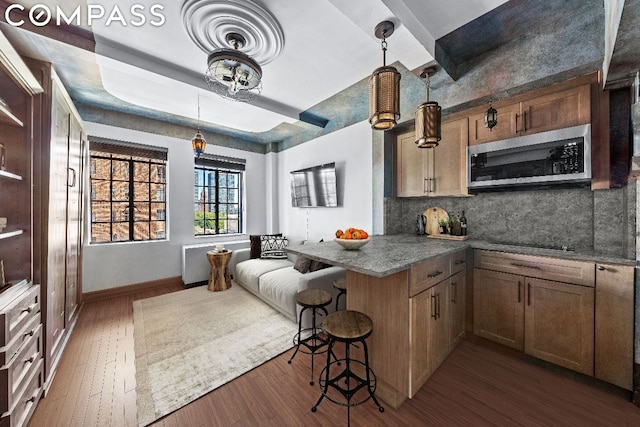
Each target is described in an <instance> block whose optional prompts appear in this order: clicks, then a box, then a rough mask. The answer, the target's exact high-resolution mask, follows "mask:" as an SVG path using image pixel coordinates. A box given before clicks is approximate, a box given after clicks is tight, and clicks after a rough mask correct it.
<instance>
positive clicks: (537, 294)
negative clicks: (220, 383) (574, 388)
mask: <svg viewBox="0 0 640 427" xmlns="http://www.w3.org/2000/svg"><path fill="white" fill-rule="evenodd" d="M525 284H526V301H523V303H524V304H525V310H524V314H525V317H524V328H525V332H524V352H525V353H526V354H529V355H531V356H534V357H537V358H539V359H542V360H546V361H548V362H551V363H555V364H556V365H559V366H564V367H565V368H569V369H572V370H574V371H576V372H580V373H583V374H585V375H593V339H594V328H593V307H594V288H593V287H589V286H578V285H570V284H567V283H560V282H552V281H549V280H540V279H534V278H529V277H527V278H526V279H525Z"/></svg>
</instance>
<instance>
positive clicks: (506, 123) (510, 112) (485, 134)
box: [469, 102, 522, 145]
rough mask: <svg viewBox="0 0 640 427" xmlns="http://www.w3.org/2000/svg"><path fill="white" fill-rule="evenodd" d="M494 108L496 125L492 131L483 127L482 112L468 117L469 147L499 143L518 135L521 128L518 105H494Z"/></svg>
mask: <svg viewBox="0 0 640 427" xmlns="http://www.w3.org/2000/svg"><path fill="white" fill-rule="evenodd" d="M488 108H489V107H488V106H487V109H488ZM494 108H495V109H496V111H497V112H498V124H497V125H495V126H494V127H493V129H489V128H487V127H486V126H485V125H484V114H485V113H484V112H482V113H478V114H474V115H472V116H469V145H475V144H484V143H485V142H491V141H499V140H501V139H507V138H513V137H514V136H517V135H518V131H519V130H520V129H521V128H522V116H521V113H520V103H519V102H517V103H515V104H508V105H502V106H499V105H494Z"/></svg>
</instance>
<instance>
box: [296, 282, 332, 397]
mask: <svg viewBox="0 0 640 427" xmlns="http://www.w3.org/2000/svg"><path fill="white" fill-rule="evenodd" d="M331 299H332V298H331V294H330V293H329V292H327V291H325V290H322V289H305V290H304V291H300V292H298V293H297V294H296V302H297V303H298V304H299V305H300V306H302V310H301V311H300V318H299V320H298V333H297V334H296V335H295V336H294V337H293V345H294V346H295V347H296V351H295V352H294V353H293V355H292V356H291V359H289V362H287V363H289V364H291V361H292V360H293V358H294V357H296V354H298V351H300V352H302V353H305V354H310V355H311V381H310V382H309V384H310V385H313V357H314V356H315V355H316V354H322V353H324V352H326V351H327V348H325V349H324V350H323V351H319V350H321V349H322V348H323V347H326V346H327V343H328V339H327V338H323V337H322V336H321V335H320V332H322V328H318V327H316V313H317V312H318V311H321V312H323V313H324V315H325V316H327V315H328V312H327V309H326V307H327V306H328V305H329V304H331ZM305 310H311V319H312V320H311V322H312V323H311V327H310V328H304V329H303V328H302V315H303V314H304V312H305ZM306 333H310V335H309V336H308V337H306V338H302V336H303V334H306ZM302 347H304V348H302ZM334 358H335V355H334Z"/></svg>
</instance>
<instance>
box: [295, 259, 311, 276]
mask: <svg viewBox="0 0 640 427" xmlns="http://www.w3.org/2000/svg"><path fill="white" fill-rule="evenodd" d="M310 265H311V260H310V259H309V258H305V257H303V256H298V259H297V260H296V263H295V264H294V266H293V268H295V269H296V270H298V271H299V272H300V273H302V274H304V273H306V272H307V271H309V266H310Z"/></svg>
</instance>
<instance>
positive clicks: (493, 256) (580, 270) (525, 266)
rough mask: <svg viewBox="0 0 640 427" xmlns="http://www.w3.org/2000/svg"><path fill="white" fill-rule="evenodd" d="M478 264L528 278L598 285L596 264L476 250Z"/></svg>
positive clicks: (481, 266)
mask: <svg viewBox="0 0 640 427" xmlns="http://www.w3.org/2000/svg"><path fill="white" fill-rule="evenodd" d="M474 266H475V267H477V268H483V269H486V270H494V271H503V272H505V273H513V274H520V275H523V276H527V277H536V278H539V279H547V280H554V281H556V282H564V283H573V284H576V285H582V286H591V287H593V286H594V282H595V264H594V263H593V262H586V261H573V260H568V259H559V258H551V257H541V256H533V255H522V254H511V253H506V252H495V251H475V262H474Z"/></svg>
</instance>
